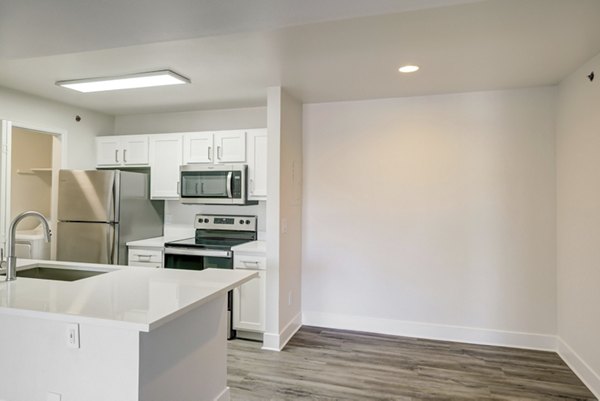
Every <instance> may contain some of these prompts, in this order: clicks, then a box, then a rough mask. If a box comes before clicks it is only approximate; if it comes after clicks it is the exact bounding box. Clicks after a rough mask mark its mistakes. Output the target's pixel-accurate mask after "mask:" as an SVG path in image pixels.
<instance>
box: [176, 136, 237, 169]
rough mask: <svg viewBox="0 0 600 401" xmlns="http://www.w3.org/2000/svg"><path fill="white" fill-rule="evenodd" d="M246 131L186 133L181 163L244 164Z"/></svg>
mask: <svg viewBox="0 0 600 401" xmlns="http://www.w3.org/2000/svg"><path fill="white" fill-rule="evenodd" d="M245 161H246V131H244V130H234V131H215V132H188V133H186V134H184V139H183V162H184V163H185V164H193V163H244V162H245Z"/></svg>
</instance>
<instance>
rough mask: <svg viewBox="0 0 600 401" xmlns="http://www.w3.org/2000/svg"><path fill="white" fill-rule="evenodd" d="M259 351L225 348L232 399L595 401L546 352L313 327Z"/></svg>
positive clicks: (243, 345)
mask: <svg viewBox="0 0 600 401" xmlns="http://www.w3.org/2000/svg"><path fill="white" fill-rule="evenodd" d="M260 345H261V344H259V343H256V342H251V341H244V340H235V341H230V342H229V357H228V378H229V380H228V384H229V386H230V388H231V399H232V401H253V400H261V401H263V400H436V399H437V400H563V401H565V400H595V398H594V396H593V394H592V393H591V392H590V391H589V390H588V389H587V388H586V387H585V386H584V385H583V383H582V382H581V381H580V380H579V379H578V378H577V377H576V376H575V374H574V373H573V372H572V371H571V370H570V369H569V368H568V367H567V365H565V363H564V362H563V361H562V360H561V359H560V357H559V356H558V355H557V354H555V353H552V352H542V351H529V350H522V349H515V348H504V347H491V346H481V345H470V344H462V343H451V342H444V341H431V340H421V339H416V338H408V337H396V336H386V335H379V334H370V333H358V332H350V331H340V330H330V329H321V328H316V327H303V328H302V329H300V331H298V333H296V335H295V336H294V338H292V339H291V340H290V342H289V343H288V345H287V346H286V347H285V349H284V350H283V351H282V352H272V351H261V349H260Z"/></svg>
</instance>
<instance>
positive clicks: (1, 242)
mask: <svg viewBox="0 0 600 401" xmlns="http://www.w3.org/2000/svg"><path fill="white" fill-rule="evenodd" d="M1 121H2V131H1V132H2V148H1V149H2V158H1V159H2V165H1V166H0V172H1V174H0V188H2V189H3V191H2V194H1V199H0V202H1V204H2V206H1V207H0V246H1V247H2V248H4V247H5V243H6V240H7V238H6V236H7V235H8V228H9V225H10V198H11V197H10V191H9V190H8V189H10V188H11V159H12V155H11V150H12V146H11V143H12V129H13V127H16V128H23V129H27V130H32V131H40V132H43V133H46V134H49V135H52V136H53V137H54V138H55V139H54V141H53V145H54V144H55V143H56V141H58V142H59V143H60V146H52V194H51V201H50V202H51V205H50V218H51V219H52V227H51V229H52V232H53V233H56V224H57V221H56V220H57V215H58V170H60V169H61V168H66V166H67V130H65V129H62V128H56V127H51V126H46V125H42V124H36V123H28V122H21V121H18V122H17V121H10V120H1ZM55 238H56V237H55ZM5 253H6V252H5ZM51 258H52V259H56V241H52V242H51Z"/></svg>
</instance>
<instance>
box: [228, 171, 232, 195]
mask: <svg viewBox="0 0 600 401" xmlns="http://www.w3.org/2000/svg"><path fill="white" fill-rule="evenodd" d="M232 181H233V172H232V171H230V172H228V173H227V197H228V198H233V195H232V194H231V184H232Z"/></svg>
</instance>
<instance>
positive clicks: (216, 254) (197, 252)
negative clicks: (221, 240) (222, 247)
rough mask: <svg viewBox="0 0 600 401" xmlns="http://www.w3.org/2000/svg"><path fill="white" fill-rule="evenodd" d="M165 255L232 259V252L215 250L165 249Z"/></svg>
mask: <svg viewBox="0 0 600 401" xmlns="http://www.w3.org/2000/svg"><path fill="white" fill-rule="evenodd" d="M165 255H190V256H213V257H216V258H231V257H232V252H231V251H217V250H214V249H191V248H170V247H165Z"/></svg>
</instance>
